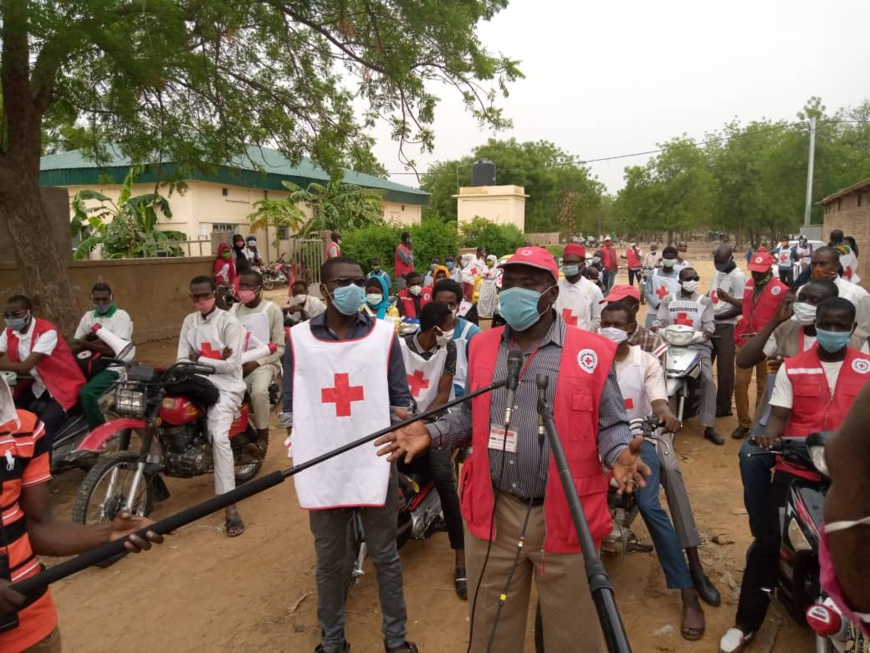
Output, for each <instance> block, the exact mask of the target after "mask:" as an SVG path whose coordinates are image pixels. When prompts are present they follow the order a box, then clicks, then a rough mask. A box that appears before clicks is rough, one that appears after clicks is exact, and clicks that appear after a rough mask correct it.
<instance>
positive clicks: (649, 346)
mask: <svg viewBox="0 0 870 653" xmlns="http://www.w3.org/2000/svg"><path fill="white" fill-rule="evenodd" d="M628 344H629V345H631V346H632V347H640V348H641V349H642V350H643V351H645V352H646V353H648V354H652V355H653V356H655V357H656V358H657V359H658V360H659V362H660V363H661V364H662V367H664V364H665V354H666V353H667V351H668V347H667V345H666V344H665V341H664V340H662V337H661V336H660V335H659V334H657V333H654V332H652V331H650V330H649V329H644V328H643V327H642V326H640V325H639V324H638V325H637V328H636V329H635V330H634V333H632V334H631V336H630V337H629V339H628Z"/></svg>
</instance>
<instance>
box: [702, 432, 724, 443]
mask: <svg viewBox="0 0 870 653" xmlns="http://www.w3.org/2000/svg"><path fill="white" fill-rule="evenodd" d="M704 439H705V440H709V441H710V442H712V443H713V444H715V445H718V446H722V445H723V444H725V438H723V437H722V436H721V435H719V434H718V433H716V431H704Z"/></svg>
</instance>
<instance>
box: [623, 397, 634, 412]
mask: <svg viewBox="0 0 870 653" xmlns="http://www.w3.org/2000/svg"><path fill="white" fill-rule="evenodd" d="M623 401H624V402H625V409H626V410H631V409H632V408H634V399H632V398H631V397H628V398H626V399H623Z"/></svg>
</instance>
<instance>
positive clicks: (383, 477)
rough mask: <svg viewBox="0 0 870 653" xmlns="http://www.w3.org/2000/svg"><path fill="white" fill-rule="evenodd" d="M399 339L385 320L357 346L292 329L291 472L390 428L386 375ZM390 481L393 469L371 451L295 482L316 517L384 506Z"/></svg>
mask: <svg viewBox="0 0 870 653" xmlns="http://www.w3.org/2000/svg"><path fill="white" fill-rule="evenodd" d="M395 337H396V335H395V328H394V327H393V325H392V323H390V322H387V321H385V320H374V324H373V325H372V329H371V331H369V332H368V334H366V335H365V336H364V337H362V338H357V339H355V340H320V339H318V338H316V337H314V334H312V333H311V325H310V324H308V323H305V324H300V325H299V326H296V327H293V328H292V329H290V333H289V346H290V347H291V349H292V352H293V354H292V356H293V433H292V435H291V441H292V445H291V446H292V456H293V462H294V464H297V465H298V464H301V463H304V462H306V461H308V460H311V459H312V458H316V457H317V456H320V455H322V454H325V453H327V452H329V451H333V450H334V449H336V448H338V447H340V446H342V445H345V444H347V443H349V442H352V441H353V440H356V439H357V438H359V437H360V436H361V435H362V434H364V433H372V432H374V431H379V430H381V429H384V428H386V427H388V426H389V425H390V390H389V385H388V382H387V370H388V367H389V360H390V351H391V349H392V345H393V340H394V338H395ZM389 479H390V463H389V462H387V459H386V457H382V456H378V455H377V449H376V448H375V447H372V446H362V447H356V448H355V449H351V450H350V451H346V452H345V453H343V454H341V455H340V456H336V457H335V458H332V459H330V460H327V461H326V462H323V463H320V464H319V465H316V466H315V467H312V468H310V469H307V470H305V471H303V472H301V473H299V474H297V475H296V476H294V480H295V482H296V495H297V496H298V498H299V505H300V506H302V507H303V508H306V509H314V510H316V509H326V508H348V507H355V506H382V505H384V502H385V500H386V497H387V485H388V483H389Z"/></svg>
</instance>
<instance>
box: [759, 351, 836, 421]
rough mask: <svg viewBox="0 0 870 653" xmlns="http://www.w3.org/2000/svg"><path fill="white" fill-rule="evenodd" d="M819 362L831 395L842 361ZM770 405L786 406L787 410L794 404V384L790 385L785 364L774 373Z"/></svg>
mask: <svg viewBox="0 0 870 653" xmlns="http://www.w3.org/2000/svg"><path fill="white" fill-rule="evenodd" d="M819 362H821V363H822V369H824V370H825V378H826V379H827V381H828V389H829V390H830V392H831V395H832V396H833V394H834V388H836V387H837V378H838V377H839V376H840V369H841V368H842V367H843V361H837V362H834V363H825V362H824V361H819ZM770 405H771V406H781V407H782V408H788V409H789V410H791V408H792V406H793V405H794V386H792V383H791V379H790V378H788V374H786V372H785V366H783V367H780V368H779V372H777V373H776V381H775V383H774V384H773V394H772V395H771V396H770Z"/></svg>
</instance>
